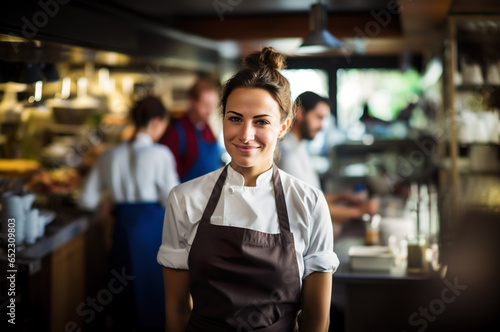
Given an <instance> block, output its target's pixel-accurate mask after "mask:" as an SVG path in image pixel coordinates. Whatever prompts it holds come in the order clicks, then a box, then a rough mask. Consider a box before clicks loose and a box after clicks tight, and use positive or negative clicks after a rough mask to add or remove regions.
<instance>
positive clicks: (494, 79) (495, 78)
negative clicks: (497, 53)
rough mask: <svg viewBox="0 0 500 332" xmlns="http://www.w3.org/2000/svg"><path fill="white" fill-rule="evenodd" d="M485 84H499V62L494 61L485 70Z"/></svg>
mask: <svg viewBox="0 0 500 332" xmlns="http://www.w3.org/2000/svg"><path fill="white" fill-rule="evenodd" d="M486 83H488V84H494V85H498V84H500V62H498V61H495V62H492V63H490V64H489V65H488V68H487V69H486Z"/></svg>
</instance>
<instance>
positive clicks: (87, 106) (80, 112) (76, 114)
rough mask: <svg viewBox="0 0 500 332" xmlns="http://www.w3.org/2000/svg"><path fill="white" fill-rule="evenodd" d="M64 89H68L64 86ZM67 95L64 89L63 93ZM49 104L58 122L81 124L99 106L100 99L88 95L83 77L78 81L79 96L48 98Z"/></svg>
mask: <svg viewBox="0 0 500 332" xmlns="http://www.w3.org/2000/svg"><path fill="white" fill-rule="evenodd" d="M63 89H66V87H65V86H63ZM63 94H64V95H67V91H65V90H64V91H62V92H61V95H63ZM46 104H47V106H49V107H50V108H52V116H53V117H54V119H55V120H56V121H57V122H58V123H62V124H71V125H81V124H83V123H85V121H86V120H87V118H88V117H89V116H90V115H92V114H93V113H94V111H95V110H96V109H98V108H99V105H100V103H99V101H98V100H97V99H95V98H92V97H89V96H88V95H87V81H86V79H85V77H81V78H79V79H78V81H77V97H76V98H75V99H61V98H58V99H51V100H47V102H46Z"/></svg>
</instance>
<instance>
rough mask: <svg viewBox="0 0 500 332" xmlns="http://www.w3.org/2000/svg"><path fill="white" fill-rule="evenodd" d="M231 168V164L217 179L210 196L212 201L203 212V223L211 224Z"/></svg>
mask: <svg viewBox="0 0 500 332" xmlns="http://www.w3.org/2000/svg"><path fill="white" fill-rule="evenodd" d="M228 167H229V164H228V165H226V167H224V169H223V170H222V173H221V174H220V176H219V179H217V182H216V183H215V186H214V189H212V194H211V195H210V199H209V200H208V203H207V207H206V208H205V211H203V216H202V217H201V222H208V223H210V217H211V216H212V214H213V213H214V211H215V208H216V206H217V202H219V198H220V194H221V193H222V187H224V182H226V177H227V168H228Z"/></svg>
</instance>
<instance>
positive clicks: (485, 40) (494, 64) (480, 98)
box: [439, 15, 500, 239]
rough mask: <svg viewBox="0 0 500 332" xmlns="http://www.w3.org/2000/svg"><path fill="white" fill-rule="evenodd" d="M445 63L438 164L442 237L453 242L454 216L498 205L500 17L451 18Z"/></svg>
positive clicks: (499, 165) (451, 16) (499, 201)
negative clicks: (442, 197) (443, 138)
mask: <svg viewBox="0 0 500 332" xmlns="http://www.w3.org/2000/svg"><path fill="white" fill-rule="evenodd" d="M445 61H446V77H445V81H444V84H445V85H444V96H445V99H444V100H445V103H446V104H445V108H444V109H445V110H446V111H445V118H446V125H445V124H443V125H444V126H445V128H446V130H447V138H448V139H447V140H446V141H444V142H443V144H442V146H441V151H442V154H441V155H442V157H443V158H441V160H440V165H439V166H440V170H441V172H440V175H441V176H440V184H441V186H442V188H447V191H446V195H445V196H446V200H447V202H446V204H444V203H443V204H444V206H446V209H444V210H443V211H442V212H443V213H444V215H443V218H442V220H446V221H445V222H444V224H443V225H442V234H443V237H446V238H447V239H452V238H453V232H454V231H455V230H456V226H457V225H455V221H456V220H457V217H458V214H457V213H462V212H465V211H466V210H467V209H471V208H481V209H487V210H490V211H493V210H492V209H494V207H495V206H500V196H499V195H498V194H497V191H498V189H495V187H494V186H492V185H491V183H497V182H498V181H499V180H500V15H450V16H449V18H448V40H447V43H446V52H445ZM478 185H480V188H481V190H480V192H474V193H472V192H473V191H474V189H473V188H478ZM471 197H481V199H480V200H478V199H475V200H471V199H470V198H471ZM464 209H465V210H464ZM460 211H462V212H460Z"/></svg>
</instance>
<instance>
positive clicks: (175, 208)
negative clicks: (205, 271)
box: [157, 188, 189, 270]
mask: <svg viewBox="0 0 500 332" xmlns="http://www.w3.org/2000/svg"><path fill="white" fill-rule="evenodd" d="M183 219H184V218H183V213H182V212H181V209H180V206H179V203H178V200H177V196H176V194H175V188H174V189H173V190H172V191H171V192H170V195H169V196H168V201H167V206H166V208H165V219H164V221H163V234H162V243H161V246H160V250H159V251H158V256H157V260H158V263H160V264H161V265H163V266H164V267H168V268H172V269H183V270H187V269H188V255H189V249H188V244H187V235H186V234H187V227H186V223H185V221H184V220H183Z"/></svg>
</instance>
